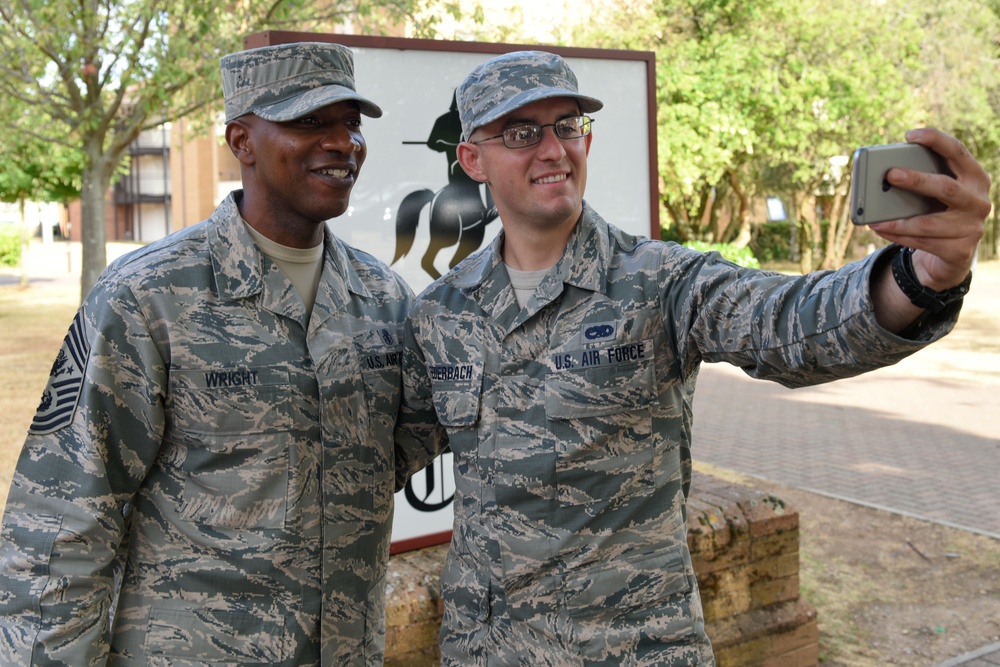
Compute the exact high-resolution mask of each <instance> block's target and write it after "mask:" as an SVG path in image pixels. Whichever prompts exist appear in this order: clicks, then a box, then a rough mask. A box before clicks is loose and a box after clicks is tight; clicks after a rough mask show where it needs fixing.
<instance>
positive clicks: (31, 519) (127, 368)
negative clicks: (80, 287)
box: [0, 273, 166, 666]
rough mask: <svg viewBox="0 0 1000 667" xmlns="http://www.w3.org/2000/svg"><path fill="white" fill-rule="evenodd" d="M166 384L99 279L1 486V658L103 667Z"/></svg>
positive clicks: (132, 307)
mask: <svg viewBox="0 0 1000 667" xmlns="http://www.w3.org/2000/svg"><path fill="white" fill-rule="evenodd" d="M74 373H75V374H76V377H74ZM165 383H166V368H165V363H164V360H163V359H162V358H161V355H160V354H159V352H158V350H157V347H156V346H155V345H154V344H153V341H152V337H151V335H150V325H149V323H148V322H147V321H146V319H145V317H144V316H143V313H142V312H141V311H140V308H139V306H138V304H137V302H136V300H135V299H134V298H133V295H132V292H131V290H130V289H129V288H128V286H127V285H125V284H122V283H121V282H119V281H118V280H117V278H116V275H115V274H114V273H108V274H105V276H104V277H102V279H101V281H100V282H99V283H98V285H97V286H96V287H95V288H94V289H93V290H92V291H91V293H90V294H89V295H88V297H87V299H86V300H85V302H84V304H83V305H82V306H81V308H80V311H79V313H78V314H77V317H76V319H75V320H74V323H73V325H72V326H71V327H70V330H69V332H68V333H67V336H66V339H65V341H64V343H63V346H62V348H61V349H60V352H59V354H58V356H57V359H56V362H55V364H54V365H53V368H52V371H51V373H50V378H49V381H48V384H47V386H46V389H45V391H44V393H43V397H42V402H41V405H40V407H39V410H38V413H37V414H36V417H35V420H34V421H33V423H32V427H31V429H30V430H29V433H28V436H27V438H26V440H25V443H24V446H23V449H22V451H21V454H20V458H19V460H18V463H17V467H16V469H15V472H14V476H13V480H12V482H11V488H10V494H9V497H8V500H7V505H6V509H5V512H4V519H3V527H2V539H0V663H2V664H5V665H73V666H79V665H103V664H105V663H106V661H107V655H108V651H109V628H110V623H111V618H110V616H111V614H112V613H113V602H114V597H115V581H116V574H117V573H118V572H119V571H120V562H121V559H122V558H124V554H125V549H126V548H127V543H126V542H127V535H128V530H127V528H128V511H129V502H130V499H131V498H132V497H133V495H134V494H135V493H136V491H137V489H138V487H139V485H140V484H141V482H142V480H143V478H144V477H145V476H146V473H147V472H148V470H149V468H150V466H151V465H152V462H153V460H154V459H155V457H156V454H157V451H158V448H159V442H160V440H161V436H162V434H163V428H164V416H163V401H162V396H163V391H164V386H165Z"/></svg>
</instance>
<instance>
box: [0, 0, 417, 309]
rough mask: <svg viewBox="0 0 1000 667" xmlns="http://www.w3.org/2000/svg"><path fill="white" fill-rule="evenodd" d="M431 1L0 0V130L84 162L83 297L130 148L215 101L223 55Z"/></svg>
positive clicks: (377, 22)
mask: <svg viewBox="0 0 1000 667" xmlns="http://www.w3.org/2000/svg"><path fill="white" fill-rule="evenodd" d="M433 1H434V0H384V1H378V0H329V1H327V2H318V3H317V2H311V1H309V0H241V1H239V2H235V1H232V0H222V1H220V2H187V1H185V0H73V1H71V0H0V52H2V53H3V55H4V57H3V58H2V59H0V96H2V97H3V98H5V99H6V100H7V101H8V103H9V105H11V106H18V107H19V109H16V110H15V111H14V112H13V113H8V114H3V116H2V117H0V124H2V126H0V130H3V132H4V135H5V136H8V137H9V136H26V137H31V138H32V139H35V140H38V141H41V142H44V143H45V144H47V145H52V146H64V147H66V148H68V149H70V150H72V151H76V152H77V153H78V155H79V156H80V164H81V165H82V170H81V182H80V186H81V207H82V238H83V271H82V275H81V295H83V294H85V293H86V292H87V291H88V290H89V289H90V287H91V285H93V283H94V282H95V281H96V280H97V277H98V276H99V275H100V272H101V271H102V270H103V269H104V266H105V264H106V262H107V256H106V252H105V242H106V232H105V219H104V217H105V216H104V201H105V196H106V193H107V191H108V188H109V186H110V184H111V182H112V178H113V176H114V174H115V171H116V169H118V168H119V166H120V165H121V163H122V160H123V158H124V157H125V156H126V154H127V151H128V146H129V144H130V143H132V142H133V141H134V140H135V139H136V138H137V137H138V136H139V133H140V132H141V131H142V130H143V129H146V128H150V127H153V126H155V125H157V124H159V123H162V122H166V121H169V120H172V119H176V118H180V117H183V116H185V115H188V114H190V113H192V112H194V111H197V110H200V109H203V108H205V107H206V105H208V104H210V103H213V102H216V101H217V100H218V99H219V98H220V96H221V95H220V83H219V72H218V69H219V66H218V63H219V58H220V56H221V55H223V54H225V53H227V52H231V51H235V50H238V49H240V48H242V40H243V38H244V36H246V35H248V34H250V33H253V32H256V31H260V30H265V29H294V30H303V29H308V30H314V31H331V32H332V31H333V30H334V29H335V27H336V26H337V25H341V24H343V23H345V22H350V23H352V24H353V25H354V26H355V28H356V29H357V30H358V31H362V32H365V31H374V32H377V31H379V30H380V29H381V28H382V27H384V26H385V25H386V24H387V23H389V22H394V21H402V20H404V19H405V18H406V17H408V16H415V12H418V11H419V12H422V15H426V14H427V11H426V9H427V6H428V5H429V4H432V3H433ZM414 20H415V19H414ZM416 28H417V29H418V33H419V32H420V31H421V30H424V31H426V30H429V29H430V27H429V26H428V25H427V24H426V23H424V24H416ZM424 34H426V33H424ZM39 118H47V119H48V121H47V122H44V123H39V122H37V119H39ZM42 155H47V152H46V153H42Z"/></svg>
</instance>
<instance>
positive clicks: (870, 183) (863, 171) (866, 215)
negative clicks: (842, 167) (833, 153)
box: [851, 143, 951, 225]
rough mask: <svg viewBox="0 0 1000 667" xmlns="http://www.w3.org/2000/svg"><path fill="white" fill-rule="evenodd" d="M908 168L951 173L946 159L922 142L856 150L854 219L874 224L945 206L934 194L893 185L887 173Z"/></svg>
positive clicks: (853, 195) (852, 196)
mask: <svg viewBox="0 0 1000 667" xmlns="http://www.w3.org/2000/svg"><path fill="white" fill-rule="evenodd" d="M893 167H905V168H906V169H914V170H917V171H923V172H926V173H931V174H950V173H951V172H950V171H949V170H948V167H947V166H946V164H945V161H944V159H943V158H942V157H941V156H940V155H938V154H937V153H935V152H934V151H932V150H931V149H929V148H927V147H925V146H921V145H920V144H905V143H904V144H885V145H881V146H863V147H861V148H859V149H857V150H856V151H855V152H854V170H853V172H852V175H851V222H853V223H854V224H856V225H871V224H874V223H876V222H885V221H886V220H898V219H901V218H912V217H913V216H915V215H924V214H926V213H937V212H939V211H943V210H944V209H945V206H944V205H943V204H942V203H941V202H939V201H938V200H937V199H934V198H933V197H926V196H924V195H921V194H917V193H916V192H911V191H909V190H903V189H900V188H897V187H895V186H892V185H890V184H889V181H888V180H886V177H885V175H886V173H887V172H888V171H889V170H890V169H892V168H893Z"/></svg>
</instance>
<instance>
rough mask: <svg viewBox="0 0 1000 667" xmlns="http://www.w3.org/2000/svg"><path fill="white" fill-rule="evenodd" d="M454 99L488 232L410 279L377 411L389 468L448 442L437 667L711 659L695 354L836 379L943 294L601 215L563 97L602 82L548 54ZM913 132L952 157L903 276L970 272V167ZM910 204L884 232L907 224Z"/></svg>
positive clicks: (900, 347) (931, 323)
mask: <svg viewBox="0 0 1000 667" xmlns="http://www.w3.org/2000/svg"><path fill="white" fill-rule="evenodd" d="M458 103H459V108H460V111H461V114H462V123H463V132H464V137H465V140H466V142H465V143H463V144H462V145H461V147H460V149H459V157H460V160H461V162H462V166H463V167H464V168H465V169H466V171H468V172H469V174H470V176H472V177H473V178H475V179H476V180H479V181H485V182H487V183H488V184H489V185H490V188H491V190H492V191H493V197H494V200H495V201H496V204H497V207H498V209H499V211H500V217H501V220H502V222H503V232H502V233H501V234H500V235H499V236H498V237H497V238H496V239H495V240H494V242H493V243H492V245H490V246H489V247H488V248H485V249H484V250H483V251H480V252H479V253H476V254H475V255H473V256H471V257H470V258H468V259H467V260H465V261H464V262H462V263H461V264H459V265H458V266H456V267H455V269H454V270H453V271H452V272H450V273H449V274H447V275H446V276H444V277H443V278H441V279H440V280H439V281H437V282H436V283H434V284H433V285H431V286H430V287H429V288H428V289H427V290H426V291H425V292H424V293H423V294H421V295H420V296H419V297H417V299H416V300H415V302H414V306H413V308H412V309H411V311H410V320H409V322H408V324H407V327H406V340H405V349H404V353H403V386H404V398H403V407H402V410H401V415H400V423H399V426H398V428H397V443H398V444H400V445H403V446H404V448H403V450H402V455H401V458H400V461H399V463H398V465H399V467H400V471H399V474H400V475H401V476H402V477H405V475H407V474H412V473H413V472H414V471H416V470H419V469H420V468H421V467H422V466H423V465H424V464H425V463H426V462H427V461H428V460H429V459H430V458H431V457H433V456H434V455H435V454H436V453H437V452H438V451H439V450H440V449H441V447H443V446H444V445H446V444H447V445H449V446H450V448H451V451H452V452H453V453H454V456H455V478H456V493H455V524H454V531H453V534H452V544H451V550H450V552H449V554H448V559H447V563H446V565H445V572H444V579H443V583H442V588H443V598H444V622H443V627H442V630H441V651H442V655H443V664H445V665H454V666H459V665H460V666H462V667H469V666H471V665H483V666H486V665H490V666H492V665H530V666H532V667H539V666H542V665H552V666H555V665H586V666H588V667H589V666H593V665H608V666H611V665H614V666H615V667H618V666H621V665H657V666H662V665H671V666H674V665H676V666H678V667H680V666H684V667H687V666H690V665H711V664H713V662H714V659H713V655H712V650H711V645H710V642H709V639H708V637H706V635H705V628H704V616H703V612H702V608H701V603H700V599H699V595H698V588H697V582H696V579H695V574H694V572H693V570H692V565H691V557H690V554H689V552H688V548H687V540H686V536H687V529H686V510H685V503H686V500H687V496H688V490H689V483H690V479H691V475H690V473H691V447H692V443H691V419H692V397H693V393H694V388H695V381H696V379H697V376H698V368H699V365H700V364H701V363H702V362H706V361H707V362H719V361H724V362H728V363H731V364H735V365H738V366H740V367H741V368H743V369H745V370H746V372H747V373H748V374H750V375H751V376H753V377H758V378H766V379H770V380H775V381H778V382H781V383H782V384H784V385H787V386H792V387H794V386H801V385H806V384H815V383H820V382H825V381H829V380H834V379H837V378H841V377H847V376H850V375H855V374H858V373H861V372H863V371H866V370H869V369H873V368H877V367H879V366H884V365H886V364H892V363H894V362H896V361H898V360H899V359H901V358H903V357H905V356H906V355H908V354H910V353H912V352H914V351H916V350H918V349H920V348H922V347H924V346H925V345H927V344H928V343H930V342H931V341H934V340H936V339H938V338H940V337H941V336H943V335H945V333H946V332H947V331H949V330H950V328H951V327H952V326H953V324H954V322H955V320H956V318H957V313H958V310H959V308H960V302H959V301H954V302H952V303H949V304H947V305H946V306H945V307H944V308H942V309H941V310H939V312H937V313H930V312H926V313H924V312H923V311H921V309H919V308H917V307H915V306H913V305H912V304H910V303H909V302H908V300H907V299H906V297H905V296H904V295H903V294H902V293H900V292H899V290H898V288H897V287H896V286H895V283H894V282H893V278H892V276H891V275H888V271H887V266H886V261H887V260H888V259H889V256H890V255H891V254H892V253H893V252H897V247H895V246H894V247H891V248H890V249H889V250H887V251H885V252H880V253H878V254H876V255H873V256H871V257H869V258H867V259H865V260H863V261H860V262H858V263H854V264H850V265H848V266H847V267H845V268H844V269H842V270H840V271H836V272H825V273H814V274H811V275H807V276H803V277H789V276H783V275H778V274H773V273H768V272H762V271H753V270H746V269H741V268H739V267H737V266H734V265H733V264H730V263H729V262H726V261H724V260H723V259H722V258H721V257H720V256H719V255H718V254H715V253H711V254H702V253H699V252H695V251H692V250H688V249H685V248H683V247H680V246H678V245H675V244H672V243H663V242H659V241H651V240H648V239H644V238H636V237H634V236H631V235H629V234H626V233H624V232H622V231H620V230H618V229H616V228H615V227H614V226H612V225H610V224H608V223H607V222H605V221H604V220H603V219H601V217H600V216H599V215H598V214H597V212H595V211H594V210H593V209H592V208H590V207H589V206H588V205H587V204H585V203H584V202H583V200H582V195H583V184H584V183H585V179H586V153H587V151H588V150H589V146H590V141H591V135H590V134H589V125H588V124H587V123H585V122H584V121H582V120H580V119H579V116H580V115H581V114H582V113H586V112H590V111H595V110H597V109H599V108H600V106H601V105H600V102H599V101H597V100H595V99H593V98H589V97H586V96H583V95H580V94H579V92H578V90H577V83H576V79H575V77H574V75H573V73H572V72H571V71H570V69H569V68H568V67H567V65H566V64H565V62H564V61H563V60H562V59H561V58H559V57H557V56H554V55H551V54H547V53H538V52H527V53H513V54H508V55H504V56H500V57H498V58H496V59H493V60H491V61H488V62H487V63H485V64H483V65H481V66H480V67H479V68H477V69H476V70H475V71H474V72H473V73H472V74H471V75H470V76H469V77H468V78H467V79H466V80H465V81H464V82H463V83H462V85H461V86H460V87H459V89H458ZM549 127H551V132H547V131H546V129H547V128H549ZM918 136H919V137H920V138H921V139H922V140H925V141H926V142H927V143H928V144H929V145H931V146H932V147H933V148H935V149H936V150H938V151H939V152H941V153H942V154H945V155H946V156H947V157H948V159H949V161H950V163H951V164H952V169H953V171H954V173H955V174H957V175H959V178H958V180H957V182H953V183H952V185H955V184H957V185H958V186H959V187H958V188H957V189H955V190H952V192H953V193H954V196H951V197H949V200H948V204H949V206H950V207H951V208H950V210H951V215H949V216H947V217H941V218H935V219H930V218H928V219H925V221H924V224H925V225H926V226H925V227H923V228H922V229H923V230H930V229H934V230H935V234H937V235H940V238H939V239H938V240H939V241H940V243H930V244H925V245H923V246H922V247H924V248H930V249H932V250H938V251H940V252H942V254H946V255H947V256H949V257H950V259H948V260H941V262H942V266H940V267H938V269H937V271H938V273H936V274H935V273H933V271H931V272H927V273H924V274H923V275H925V276H928V275H929V276H932V277H934V279H936V280H937V281H938V282H937V283H936V284H937V285H940V287H939V288H938V289H940V288H941V287H950V286H951V285H954V284H956V283H959V282H960V281H961V280H962V279H963V278H964V277H965V276H966V275H967V274H968V272H969V267H970V265H971V261H972V257H973V254H974V252H975V245H976V241H977V240H978V238H979V236H980V235H981V234H982V222H983V219H984V218H985V216H986V214H987V213H988V210H989V207H988V200H987V199H986V193H987V192H988V179H987V178H986V177H985V173H984V172H983V171H982V170H981V169H980V168H979V167H978V165H977V164H976V162H975V161H974V160H973V159H972V158H971V156H969V155H968V153H967V152H965V151H964V149H962V148H961V146H960V144H959V143H958V142H957V141H955V140H954V139H952V138H950V137H947V136H945V135H943V134H940V133H937V132H936V131H933V132H924V133H922V134H919V135H918ZM897 176H898V175H897ZM894 178H895V176H894ZM941 185H942V184H941V183H934V184H931V185H926V184H925V185H924V186H921V187H923V188H924V190H925V191H927V192H928V193H931V192H933V193H934V194H937V193H939V192H940V191H941V190H940V187H941ZM908 222H909V221H902V222H901V223H898V224H897V223H889V226H888V227H883V228H882V232H883V233H885V234H887V235H888V234H892V235H896V238H898V239H900V240H903V241H904V242H907V241H908V242H910V243H913V244H924V241H923V240H920V239H917V238H916V237H909V236H908V235H909V231H908V228H907V227H906V224H907V223H908ZM945 251H947V252H945ZM920 255H921V258H922V259H927V258H928V257H929V256H930V254H929V253H928V252H927V251H926V250H924V251H921V253H920ZM913 261H914V263H916V261H917V259H916V256H915V257H914V258H913ZM532 276H534V280H532V279H531V278H532ZM525 283H527V285H525ZM522 289H523V290H524V291H521V290H522ZM900 299H902V301H900ZM917 318H920V319H919V320H918V319H917ZM914 320H917V321H916V322H915V323H914ZM911 323H914V324H912V326H911ZM904 330H905V331H904ZM903 334H905V335H903ZM436 423H439V424H440V425H439V426H438V425H436Z"/></svg>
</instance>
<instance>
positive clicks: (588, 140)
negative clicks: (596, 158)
mask: <svg viewBox="0 0 1000 667" xmlns="http://www.w3.org/2000/svg"><path fill="white" fill-rule="evenodd" d="M584 140H585V141H586V142H587V156H588V157H589V156H590V142H592V141H593V140H594V133H593V132H591V133H590V134H588V135H587V136H586V137H584Z"/></svg>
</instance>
